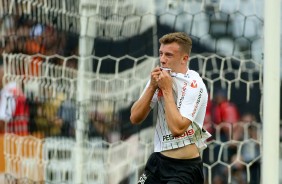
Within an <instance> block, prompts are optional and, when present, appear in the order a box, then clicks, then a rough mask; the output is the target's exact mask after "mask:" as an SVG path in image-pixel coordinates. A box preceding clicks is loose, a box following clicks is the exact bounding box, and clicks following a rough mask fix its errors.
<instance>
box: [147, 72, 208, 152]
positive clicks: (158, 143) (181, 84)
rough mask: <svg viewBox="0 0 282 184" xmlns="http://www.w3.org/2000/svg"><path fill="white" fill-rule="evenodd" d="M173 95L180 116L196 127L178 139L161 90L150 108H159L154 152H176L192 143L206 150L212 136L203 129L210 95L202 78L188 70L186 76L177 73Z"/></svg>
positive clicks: (192, 126)
mask: <svg viewBox="0 0 282 184" xmlns="http://www.w3.org/2000/svg"><path fill="white" fill-rule="evenodd" d="M149 82H150V81H149ZM149 82H148V83H147V85H146V87H145V90H146V88H147V87H148V86H149ZM145 90H144V91H145ZM143 93H144V92H143ZM173 93H174V94H173V95H174V99H175V103H176V106H177V108H178V110H179V112H180V114H181V115H182V116H183V117H186V118H188V119H189V120H191V121H192V122H193V123H192V124H191V125H190V126H189V127H188V129H187V130H186V131H185V133H184V134H183V135H181V136H178V137H174V136H173V135H172V133H171V131H170V130H169V128H168V125H167V122H166V118H165V108H164V99H163V96H162V93H161V90H156V92H155V94H154V96H153V98H152V100H151V105H150V106H151V108H154V106H155V105H156V104H157V106H158V116H157V123H156V129H155V137H154V151H155V152H161V151H165V150H171V149H176V148H180V147H184V146H186V145H189V144H192V143H195V144H196V145H197V147H198V149H200V150H202V149H204V148H206V144H205V143H204V141H205V140H206V139H207V138H209V137H210V136H211V134H210V133H209V132H207V131H206V130H204V129H203V128H202V127H203V122H204V118H205V113H206V106H207V102H208V93H207V89H206V86H205V84H204V82H203V80H202V78H201V77H200V76H199V74H198V73H197V72H195V71H193V70H188V71H187V73H186V74H181V73H173ZM142 95H143V94H142Z"/></svg>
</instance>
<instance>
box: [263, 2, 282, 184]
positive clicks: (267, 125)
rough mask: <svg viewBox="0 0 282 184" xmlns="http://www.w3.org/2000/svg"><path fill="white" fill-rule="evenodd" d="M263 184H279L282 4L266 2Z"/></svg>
mask: <svg viewBox="0 0 282 184" xmlns="http://www.w3.org/2000/svg"><path fill="white" fill-rule="evenodd" d="M264 4H265V7H264V22H265V24H264V64H263V65H264V70H263V71H264V78H263V81H264V82H263V104H264V105H263V141H262V183H273V184H278V183H279V173H280V174H281V168H280V169H279V130H280V127H279V126H280V125H279V115H280V110H281V107H280V108H279V103H280V93H279V90H280V80H281V79H280V72H279V69H280V66H279V63H280V60H281V59H280V51H281V47H280V42H281V30H280V26H281V25H280V23H281V20H280V18H277V17H280V14H281V1H276V0H267V1H264Z"/></svg>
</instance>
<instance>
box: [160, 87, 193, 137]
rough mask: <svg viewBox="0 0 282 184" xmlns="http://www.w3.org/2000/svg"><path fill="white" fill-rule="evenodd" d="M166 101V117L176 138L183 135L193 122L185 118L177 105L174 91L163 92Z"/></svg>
mask: <svg viewBox="0 0 282 184" xmlns="http://www.w3.org/2000/svg"><path fill="white" fill-rule="evenodd" d="M163 94H164V101H165V117H166V121H167V124H168V127H169V129H170V131H171V133H172V134H173V135H174V136H180V135H182V134H183V133H184V132H185V131H186V130H187V128H188V126H189V125H190V124H191V121H190V120H188V119H187V118H185V117H183V116H182V115H181V114H180V112H179V110H178V109H177V106H176V104H175V101H174V98H173V94H172V91H169V92H163Z"/></svg>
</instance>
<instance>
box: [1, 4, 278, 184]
mask: <svg viewBox="0 0 282 184" xmlns="http://www.w3.org/2000/svg"><path fill="white" fill-rule="evenodd" d="M263 7H264V1H263V0H237V1H230V0H154V1H152V0H142V1H137V0H80V1H79V0H0V25H1V29H0V35H1V36H0V50H1V53H2V54H1V65H2V67H3V68H4V76H3V79H2V81H3V84H4V85H8V84H11V83H15V84H16V85H17V86H18V87H20V89H21V90H22V93H20V92H19V93H17V95H16V96H13V97H12V98H14V99H16V100H15V102H16V105H19V106H21V107H23V109H24V110H22V111H21V112H19V113H18V114H17V115H13V116H12V118H10V119H9V122H10V125H12V126H9V125H7V126H6V129H5V133H4V134H2V135H1V141H0V146H1V147H0V163H1V165H0V172H1V173H2V176H3V180H4V181H5V183H85V184H88V183H93V184H94V183H95V184H115V183H117V184H133V183H136V181H137V180H138V178H139V175H140V174H141V172H142V170H143V168H144V165H145V163H146V160H147V158H148V156H149V154H150V153H151V152H152V151H153V141H152V138H153V136H152V134H153V122H154V119H155V111H152V113H151V114H150V116H149V118H147V119H146V121H145V122H144V123H143V124H141V125H139V126H132V125H131V124H130V122H129V114H130V107H131V105H132V103H133V102H134V101H135V100H136V99H137V98H138V97H139V95H140V92H141V91H142V89H143V87H144V85H145V83H146V82H147V80H148V77H149V73H150V71H151V69H152V68H153V67H155V66H156V65H157V64H158V62H159V60H158V47H159V43H158V38H159V37H160V36H162V35H163V34H166V33H169V32H172V31H183V32H186V33H188V34H189V35H191V37H192V39H193V48H192V55H191V58H190V62H189V67H190V68H191V69H193V70H196V71H198V72H199V73H200V75H201V76H202V77H203V79H204V81H205V83H206V85H207V87H208V90H209V92H210V97H211V99H213V98H214V96H215V94H216V91H217V90H218V89H223V90H224V91H226V95H227V98H228V100H229V101H231V102H233V103H234V104H235V105H236V106H237V107H238V109H239V113H240V114H241V115H242V116H243V115H245V114H251V115H252V116H251V117H252V119H248V120H246V121H243V120H242V119H240V120H239V121H238V122H236V123H228V122H225V123H222V124H218V125H217V124H213V123H206V124H205V126H206V128H207V129H209V130H212V131H213V132H212V133H213V137H212V139H210V140H209V141H208V142H207V144H208V148H207V149H206V150H205V151H204V152H203V153H202V156H203V160H204V172H205V176H206V183H210V184H211V183H215V184H217V183H218V184H219V183H238V184H245V183H254V184H255V183H260V182H261V143H262V134H261V133H262V123H261V121H262V72H263V71H262V70H263V67H262V66H263V26H264V17H263ZM281 71H282V70H281ZM281 78H282V74H281ZM280 117H281V115H280ZM23 126H26V131H22V129H21V128H22V127H23ZM280 127H281V124H280ZM18 129H20V130H18ZM223 129H224V130H225V129H227V130H228V131H229V132H230V134H229V137H227V138H225V139H223V138H222V137H221V136H220V135H221V131H222V130H223ZM235 130H237V132H239V135H234V134H232V132H234V131H235ZM280 132H282V131H280ZM281 134H282V133H281ZM281 140H282V135H281V137H280V142H281ZM280 145H281V144H280ZM281 160H282V155H281V146H280V163H282V161H281ZM280 165H282V164H280ZM281 182H282V179H280V183H281Z"/></svg>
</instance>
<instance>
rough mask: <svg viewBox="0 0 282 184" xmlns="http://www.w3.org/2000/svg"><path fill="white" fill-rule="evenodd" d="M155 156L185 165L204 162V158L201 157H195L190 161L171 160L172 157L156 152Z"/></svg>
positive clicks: (189, 159)
mask: <svg viewBox="0 0 282 184" xmlns="http://www.w3.org/2000/svg"><path fill="white" fill-rule="evenodd" d="M155 154H156V155H157V156H158V157H160V158H162V159H164V160H167V161H171V162H181V163H182V164H183V162H184V163H185V162H186V163H199V162H202V158H201V156H198V157H195V158H188V159H178V158H171V157H167V156H165V155H163V154H161V153H160V152H155Z"/></svg>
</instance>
